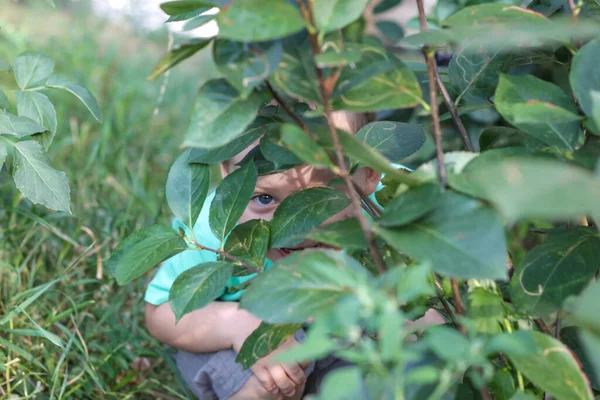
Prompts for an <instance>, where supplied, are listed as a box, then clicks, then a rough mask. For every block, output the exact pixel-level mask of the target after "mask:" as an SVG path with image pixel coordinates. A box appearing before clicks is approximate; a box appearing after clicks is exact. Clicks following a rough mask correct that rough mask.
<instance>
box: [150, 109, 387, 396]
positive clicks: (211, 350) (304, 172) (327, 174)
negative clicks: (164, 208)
mask: <svg viewBox="0 0 600 400" xmlns="http://www.w3.org/2000/svg"><path fill="white" fill-rule="evenodd" d="M333 120H334V121H333V122H334V125H335V126H336V127H338V128H340V129H344V130H346V131H348V132H352V133H356V132H357V131H358V130H359V129H360V128H361V127H362V126H364V125H366V124H367V123H369V122H370V121H371V120H373V118H372V115H370V114H358V113H349V112H343V111H340V112H336V113H334V116H333ZM256 144H257V143H254V144H252V145H251V146H249V147H248V148H247V149H245V150H244V151H242V152H241V153H240V154H238V155H237V156H235V157H234V158H233V159H231V160H228V161H226V162H223V163H222V164H221V166H220V167H221V173H222V175H223V177H225V176H226V175H227V174H229V173H230V172H232V171H233V170H234V169H235V168H236V167H235V165H236V164H237V163H238V162H239V161H241V160H242V159H243V158H244V156H245V155H247V154H248V152H249V151H250V150H251V149H252V148H253V147H254V146H256ZM334 178H335V175H334V174H333V173H332V172H331V171H330V170H328V169H317V168H314V167H312V166H308V165H303V166H299V167H296V168H293V169H290V170H287V171H284V172H281V173H276V174H271V175H266V176H261V177H259V178H258V181H257V184H256V188H255V190H254V195H253V197H252V200H251V201H250V203H249V204H248V206H247V207H246V209H245V211H244V213H243V215H242V217H241V218H240V220H239V221H238V222H239V223H243V222H245V221H248V220H251V219H264V220H267V221H268V220H270V219H271V218H272V217H273V213H274V212H275V210H276V209H277V206H278V205H279V204H280V203H281V202H282V201H283V200H284V199H285V198H286V197H288V196H290V195H292V194H294V193H296V192H298V191H300V190H303V189H307V188H311V187H317V186H327V185H328V184H329V182H331V181H332V180H333V179H334ZM380 179H381V174H380V173H378V172H375V171H373V170H372V169H370V168H366V167H363V168H359V169H358V170H357V171H356V172H355V173H354V175H353V180H354V181H355V182H356V183H357V184H358V185H359V186H360V188H361V189H362V191H363V192H364V193H366V194H368V195H370V194H372V193H373V192H374V191H375V189H376V188H377V185H378V184H379V181H380ZM335 188H336V189H338V190H340V191H341V192H345V191H346V189H345V187H335ZM346 195H348V194H347V193H346ZM213 197H214V193H213V194H212V195H209V196H208V198H207V199H206V202H205V206H204V207H203V209H202V213H201V214H200V216H199V218H198V221H197V222H196V225H195V227H194V235H195V238H196V240H197V241H198V242H199V243H201V244H203V245H205V246H207V247H211V248H220V247H221V243H220V242H219V240H217V239H216V238H215V237H214V235H213V234H212V233H211V230H210V227H209V225H208V210H209V205H210V202H211V201H212V198H213ZM350 215H351V210H350V208H348V209H346V210H344V211H342V212H340V213H339V214H337V215H335V216H333V217H332V218H330V219H329V220H328V221H326V222H325V223H326V224H327V223H331V222H335V221H339V220H341V219H345V218H348V217H349V216H350ZM176 224H177V222H176ZM311 244H312V245H314V243H310V242H303V243H302V244H301V245H299V246H297V247H295V248H294V249H293V250H300V249H302V248H305V247H308V246H310V245H311ZM285 255H287V254H286V252H285V251H281V250H277V249H270V250H269V252H268V254H267V257H268V260H270V261H272V262H275V261H277V260H278V259H280V258H282V257H284V256H285ZM216 258H217V256H216V254H214V253H211V252H208V251H195V250H187V251H184V252H182V253H180V254H178V255H176V256H174V257H172V258H170V259H169V260H167V261H165V262H164V263H163V265H162V266H161V267H160V269H159V270H158V272H157V273H156V275H155V277H154V278H153V280H152V281H151V282H150V285H149V286H148V289H147V291H146V295H145V300H146V302H147V305H146V324H147V326H148V330H149V331H150V334H151V335H152V336H154V337H155V338H156V339H158V340H159V341H160V342H162V343H164V344H166V345H169V346H172V347H174V348H176V349H177V350H178V351H177V354H176V357H175V358H176V362H177V366H178V368H179V370H180V371H181V373H182V375H183V377H184V379H185V381H186V382H187V384H188V385H189V386H190V388H191V390H192V391H193V392H194V394H196V396H198V397H199V398H200V399H201V400H205V399H210V400H212V399H233V400H239V399H282V398H290V399H300V398H301V397H302V395H303V394H304V393H305V386H306V392H308V391H313V390H314V387H316V386H317V385H318V383H319V381H320V379H321V378H322V376H323V375H324V374H325V373H326V372H327V371H328V370H330V369H333V368H336V367H338V366H340V365H342V364H343V362H341V360H336V359H334V358H331V357H330V358H327V359H325V360H320V361H318V362H316V363H315V362H311V363H309V364H293V363H292V364H281V363H272V362H269V361H270V358H271V356H272V354H269V355H267V356H266V357H264V358H263V359H261V360H259V361H258V362H257V363H256V364H255V365H253V366H252V367H251V368H250V369H249V370H246V371H244V370H242V367H241V365H239V364H237V363H235V357H236V354H237V353H238V352H239V350H240V348H241V346H242V344H243V343H244V341H245V340H246V338H247V337H248V336H249V335H250V334H251V333H252V332H253V331H254V330H255V329H256V328H257V327H258V326H259V325H260V323H261V321H260V320H259V319H258V318H257V317H255V316H254V315H252V314H250V313H249V312H247V311H245V310H242V309H239V307H238V303H237V302H236V300H238V299H239V298H240V297H241V291H237V292H233V293H231V292H227V293H225V294H224V295H223V296H222V297H221V298H220V300H222V301H215V302H212V303H211V304H209V305H208V306H206V307H204V308H202V309H199V310H196V311H193V312H191V313H189V314H186V315H185V316H183V318H181V320H180V321H179V322H178V323H175V315H174V314H173V311H172V310H171V307H170V305H169V303H168V296H169V289H170V287H171V285H172V284H173V282H174V280H175V278H177V276H178V275H179V274H180V273H182V272H183V271H185V270H187V269H189V268H192V267H194V266H196V265H198V264H200V263H203V262H210V261H215V260H216ZM235 279H239V278H232V280H234V282H233V284H232V281H231V280H230V286H234V285H235ZM303 335H304V332H303V331H299V332H297V333H296V335H295V336H294V337H293V338H290V339H288V340H287V341H285V342H284V343H283V344H282V345H281V346H279V348H278V349H277V350H276V351H275V352H279V351H282V350H284V349H285V348H288V347H290V346H293V345H295V344H297V343H298V341H300V340H302V338H303ZM307 377H308V378H309V379H308V383H307Z"/></svg>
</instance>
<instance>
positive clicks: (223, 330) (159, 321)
mask: <svg viewBox="0 0 600 400" xmlns="http://www.w3.org/2000/svg"><path fill="white" fill-rule="evenodd" d="M260 322H261V321H260V319H258V318H256V317H255V316H254V315H252V314H250V313H249V312H247V311H245V310H241V309H239V308H238V303H235V302H217V301H215V302H212V303H210V304H209V305H208V306H206V307H204V308H201V309H199V310H195V311H192V312H191V313H188V314H185V315H184V316H183V317H182V318H181V319H180V320H179V322H177V323H175V314H174V313H173V310H172V309H171V306H170V305H169V303H168V302H166V303H163V304H161V305H159V306H154V305H152V304H148V303H146V326H147V327H148V331H149V332H150V334H151V335H152V336H153V337H155V338H156V339H157V340H158V341H160V342H161V343H164V344H166V345H169V346H171V347H175V348H177V349H181V350H185V351H189V352H194V353H210V352H213V351H219V350H225V349H231V348H233V347H234V346H235V345H239V346H241V343H243V342H244V340H246V338H247V337H248V336H249V335H250V334H251V333H252V332H253V331H254V330H255V329H256V328H258V326H259V325H260Z"/></svg>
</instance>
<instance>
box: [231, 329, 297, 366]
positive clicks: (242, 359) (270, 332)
mask: <svg viewBox="0 0 600 400" xmlns="http://www.w3.org/2000/svg"><path fill="white" fill-rule="evenodd" d="M300 328H302V324H285V325H271V324H268V323H266V322H261V324H260V325H259V327H258V328H256V330H255V331H254V332H252V333H251V334H250V336H248V337H247V338H246V340H245V341H244V344H243V345H242V348H241V349H240V352H239V353H238V355H237V357H236V358H235V362H236V363H239V364H242V367H244V369H248V368H250V367H251V366H252V365H254V363H255V362H257V361H258V360H259V359H261V358H263V357H264V356H266V355H267V354H269V353H270V352H272V351H273V350H275V349H276V348H277V347H278V346H279V345H280V344H281V343H283V342H284V341H286V340H287V339H289V338H290V337H292V336H294V333H296V332H297V331H298V329H300Z"/></svg>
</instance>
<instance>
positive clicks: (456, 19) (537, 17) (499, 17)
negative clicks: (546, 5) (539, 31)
mask: <svg viewBox="0 0 600 400" xmlns="http://www.w3.org/2000/svg"><path fill="white" fill-rule="evenodd" d="M539 21H548V20H547V18H546V17H545V16H544V15H542V14H540V13H537V12H535V11H532V10H529V9H527V8H525V7H518V6H515V5H512V4H508V3H486V4H478V5H474V6H469V7H465V8H462V9H461V10H459V11H458V12H456V13H454V14H452V15H451V16H450V17H448V18H446V19H445V20H444V22H443V23H442V25H443V26H450V27H452V26H464V25H493V24H510V23H514V22H525V23H536V22H539Z"/></svg>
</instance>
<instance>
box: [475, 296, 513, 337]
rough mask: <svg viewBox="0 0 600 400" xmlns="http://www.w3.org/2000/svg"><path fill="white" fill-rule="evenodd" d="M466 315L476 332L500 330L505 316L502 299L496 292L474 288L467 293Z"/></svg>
mask: <svg viewBox="0 0 600 400" xmlns="http://www.w3.org/2000/svg"><path fill="white" fill-rule="evenodd" d="M468 299H469V307H468V309H467V316H468V317H469V318H470V321H471V323H472V324H473V327H474V328H475V330H476V331H477V332H478V333H489V334H495V333H499V332H502V323H503V322H504V318H505V317H506V313H505V311H504V306H503V301H502V298H501V297H500V296H498V294H496V293H492V292H489V291H487V290H485V289H483V288H475V289H474V290H473V291H472V292H470V293H469V295H468Z"/></svg>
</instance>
